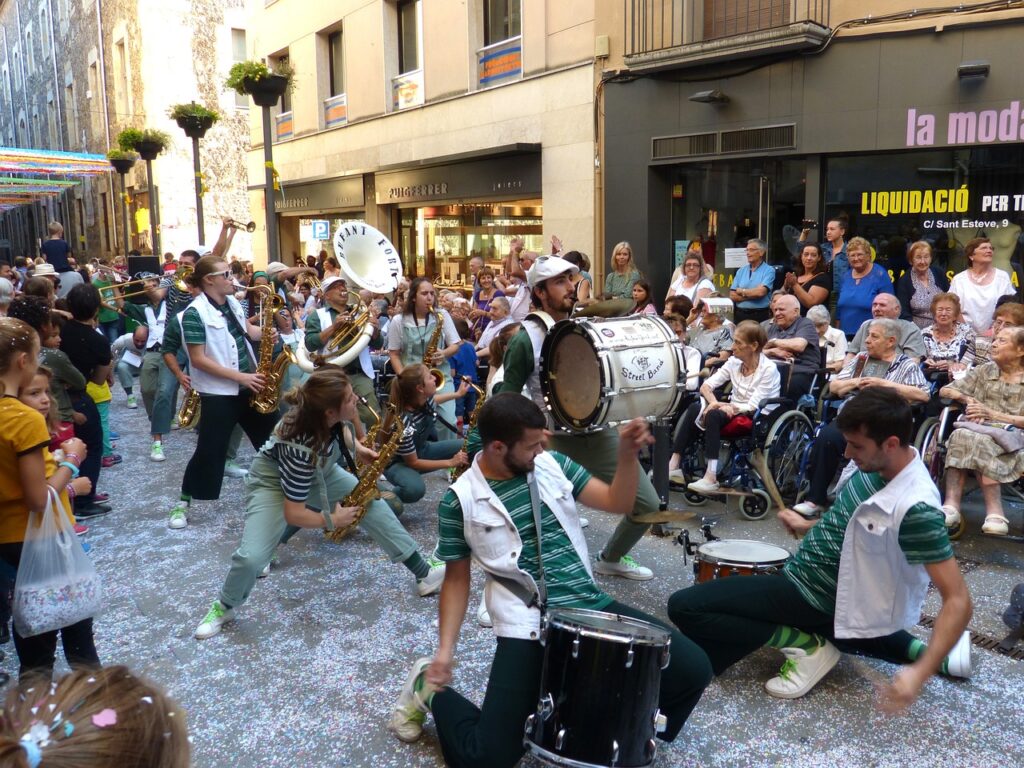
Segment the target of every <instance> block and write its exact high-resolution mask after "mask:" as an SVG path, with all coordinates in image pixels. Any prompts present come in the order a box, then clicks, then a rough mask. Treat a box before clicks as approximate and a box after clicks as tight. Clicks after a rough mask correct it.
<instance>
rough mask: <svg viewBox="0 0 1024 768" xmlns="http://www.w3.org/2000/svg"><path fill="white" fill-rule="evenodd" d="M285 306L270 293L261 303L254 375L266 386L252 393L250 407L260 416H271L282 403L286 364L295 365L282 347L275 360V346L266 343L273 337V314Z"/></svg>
mask: <svg viewBox="0 0 1024 768" xmlns="http://www.w3.org/2000/svg"><path fill="white" fill-rule="evenodd" d="M283 306H284V299H282V298H281V297H280V296H278V295H277V294H276V293H270V292H269V291H268V292H267V293H266V295H264V297H263V299H262V301H260V361H259V365H257V366H256V373H258V374H261V375H262V376H263V378H264V379H265V381H266V383H265V384H264V385H263V389H261V390H260V391H259V392H253V393H252V397H250V398H249V405H251V406H252V407H253V408H255V409H256V410H257V411H259V412H260V413H273V412H274V411H276V410H277V406H278V403H279V402H280V400H281V381H282V380H283V379H284V373H285V371H286V370H287V369H288V365H289V363H292V362H295V354H294V353H293V352H292V351H291V349H290V348H289V347H288V346H287V345H285V348H284V352H283V353H282V354H281V355H280V356H279V357H278V358H277V362H276V363H275V361H274V345H273V344H271V343H269V342H270V340H271V339H272V338H273V335H274V315H276V314H277V311H278V310H279V309H281V308H282V307H283Z"/></svg>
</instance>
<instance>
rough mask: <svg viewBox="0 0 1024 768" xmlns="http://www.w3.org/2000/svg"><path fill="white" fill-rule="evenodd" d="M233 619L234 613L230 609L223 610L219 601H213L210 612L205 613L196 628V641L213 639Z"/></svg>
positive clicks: (222, 605)
mask: <svg viewBox="0 0 1024 768" xmlns="http://www.w3.org/2000/svg"><path fill="white" fill-rule="evenodd" d="M234 618H235V612H234V610H233V609H231V608H225V607H224V604H223V603H222V602H221V601H220V600H214V601H213V605H211V606H210V610H209V611H207V612H206V616H204V617H203V621H202V623H201V624H200V625H199V626H198V627H196V640H205V639H206V638H208V637H213V636H214V635H216V634H217V633H218V632H220V628H221V627H222V626H224V625H225V624H226V623H228V622H229V621H232V620H233V619H234Z"/></svg>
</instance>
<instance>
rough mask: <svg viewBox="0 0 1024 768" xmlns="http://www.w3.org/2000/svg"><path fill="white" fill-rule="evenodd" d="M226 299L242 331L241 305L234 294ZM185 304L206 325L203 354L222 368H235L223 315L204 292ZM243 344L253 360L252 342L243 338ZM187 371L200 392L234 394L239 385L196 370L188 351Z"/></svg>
mask: <svg viewBox="0 0 1024 768" xmlns="http://www.w3.org/2000/svg"><path fill="white" fill-rule="evenodd" d="M227 302H228V307H230V309H231V312H232V314H233V315H234V316H235V319H236V320H237V321H238V325H239V327H240V328H242V330H243V331H244V330H245V316H244V315H243V314H242V307H241V305H240V304H239V303H238V300H237V299H235V297H234V296H228V298H227ZM189 307H191V308H194V309H195V310H196V311H197V312H198V313H199V319H200V320H202V321H203V325H205V326H206V356H207V357H209V358H210V359H211V360H213V361H214V362H216V363H219V364H220V365H223V366H224V367H225V368H233V369H234V370H236V371H237V370H238V345H237V344H236V343H235V337H234V336H232V335H231V330H230V329H229V328H228V320H227V318H226V317H225V316H224V315H222V314H221V312H220V310H219V309H217V308H216V307H215V306H213V304H211V303H210V300H209V299H208V298H207V297H206V294H205V293H200V294H199V295H198V296H197V297H196V298H195V299H193V300H192V303H190V304H189V305H188V307H186V309H188V308H189ZM182 314H184V313H182ZM245 346H246V348H247V350H248V352H249V359H250V360H252V361H254V363H255V361H256V355H255V354H254V353H253V349H252V345H251V344H249V341H248V339H247V340H246V342H245ZM185 349H186V350H188V344H187V343H185ZM189 375H190V376H191V377H192V386H193V388H194V389H195V390H196V392H198V393H199V394H201V395H237V394H238V392H239V390H240V389H241V385H240V384H238V383H236V382H234V381H231V380H230V379H225V378H223V377H221V376H216V375H211V374H209V373H206V372H205V371H200V370H199V369H198V368H197V367H196V366H195V365H193V364H192V356H191V354H190V355H189Z"/></svg>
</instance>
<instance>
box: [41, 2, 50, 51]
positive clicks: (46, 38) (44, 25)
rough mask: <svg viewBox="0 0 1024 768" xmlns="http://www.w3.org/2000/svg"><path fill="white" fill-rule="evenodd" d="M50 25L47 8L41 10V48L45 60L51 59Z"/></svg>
mask: <svg viewBox="0 0 1024 768" xmlns="http://www.w3.org/2000/svg"><path fill="white" fill-rule="evenodd" d="M49 29H50V25H49V23H48V21H47V18H46V8H40V9H39V48H40V49H41V50H42V52H43V58H44V59H48V58H50V35H49Z"/></svg>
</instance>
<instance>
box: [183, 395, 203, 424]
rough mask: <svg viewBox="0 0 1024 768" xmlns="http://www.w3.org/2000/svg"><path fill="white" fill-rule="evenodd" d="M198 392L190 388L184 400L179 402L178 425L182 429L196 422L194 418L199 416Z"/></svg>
mask: <svg viewBox="0 0 1024 768" xmlns="http://www.w3.org/2000/svg"><path fill="white" fill-rule="evenodd" d="M200 405H201V403H200V401H199V393H198V392H196V391H195V390H194V389H190V390H189V391H188V393H187V394H186V395H185V401H184V402H183V403H182V404H181V409H180V410H179V411H178V426H179V427H181V428H182V429H188V428H189V427H191V426H192V425H193V424H195V423H196V419H198V418H199V406H200Z"/></svg>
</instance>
